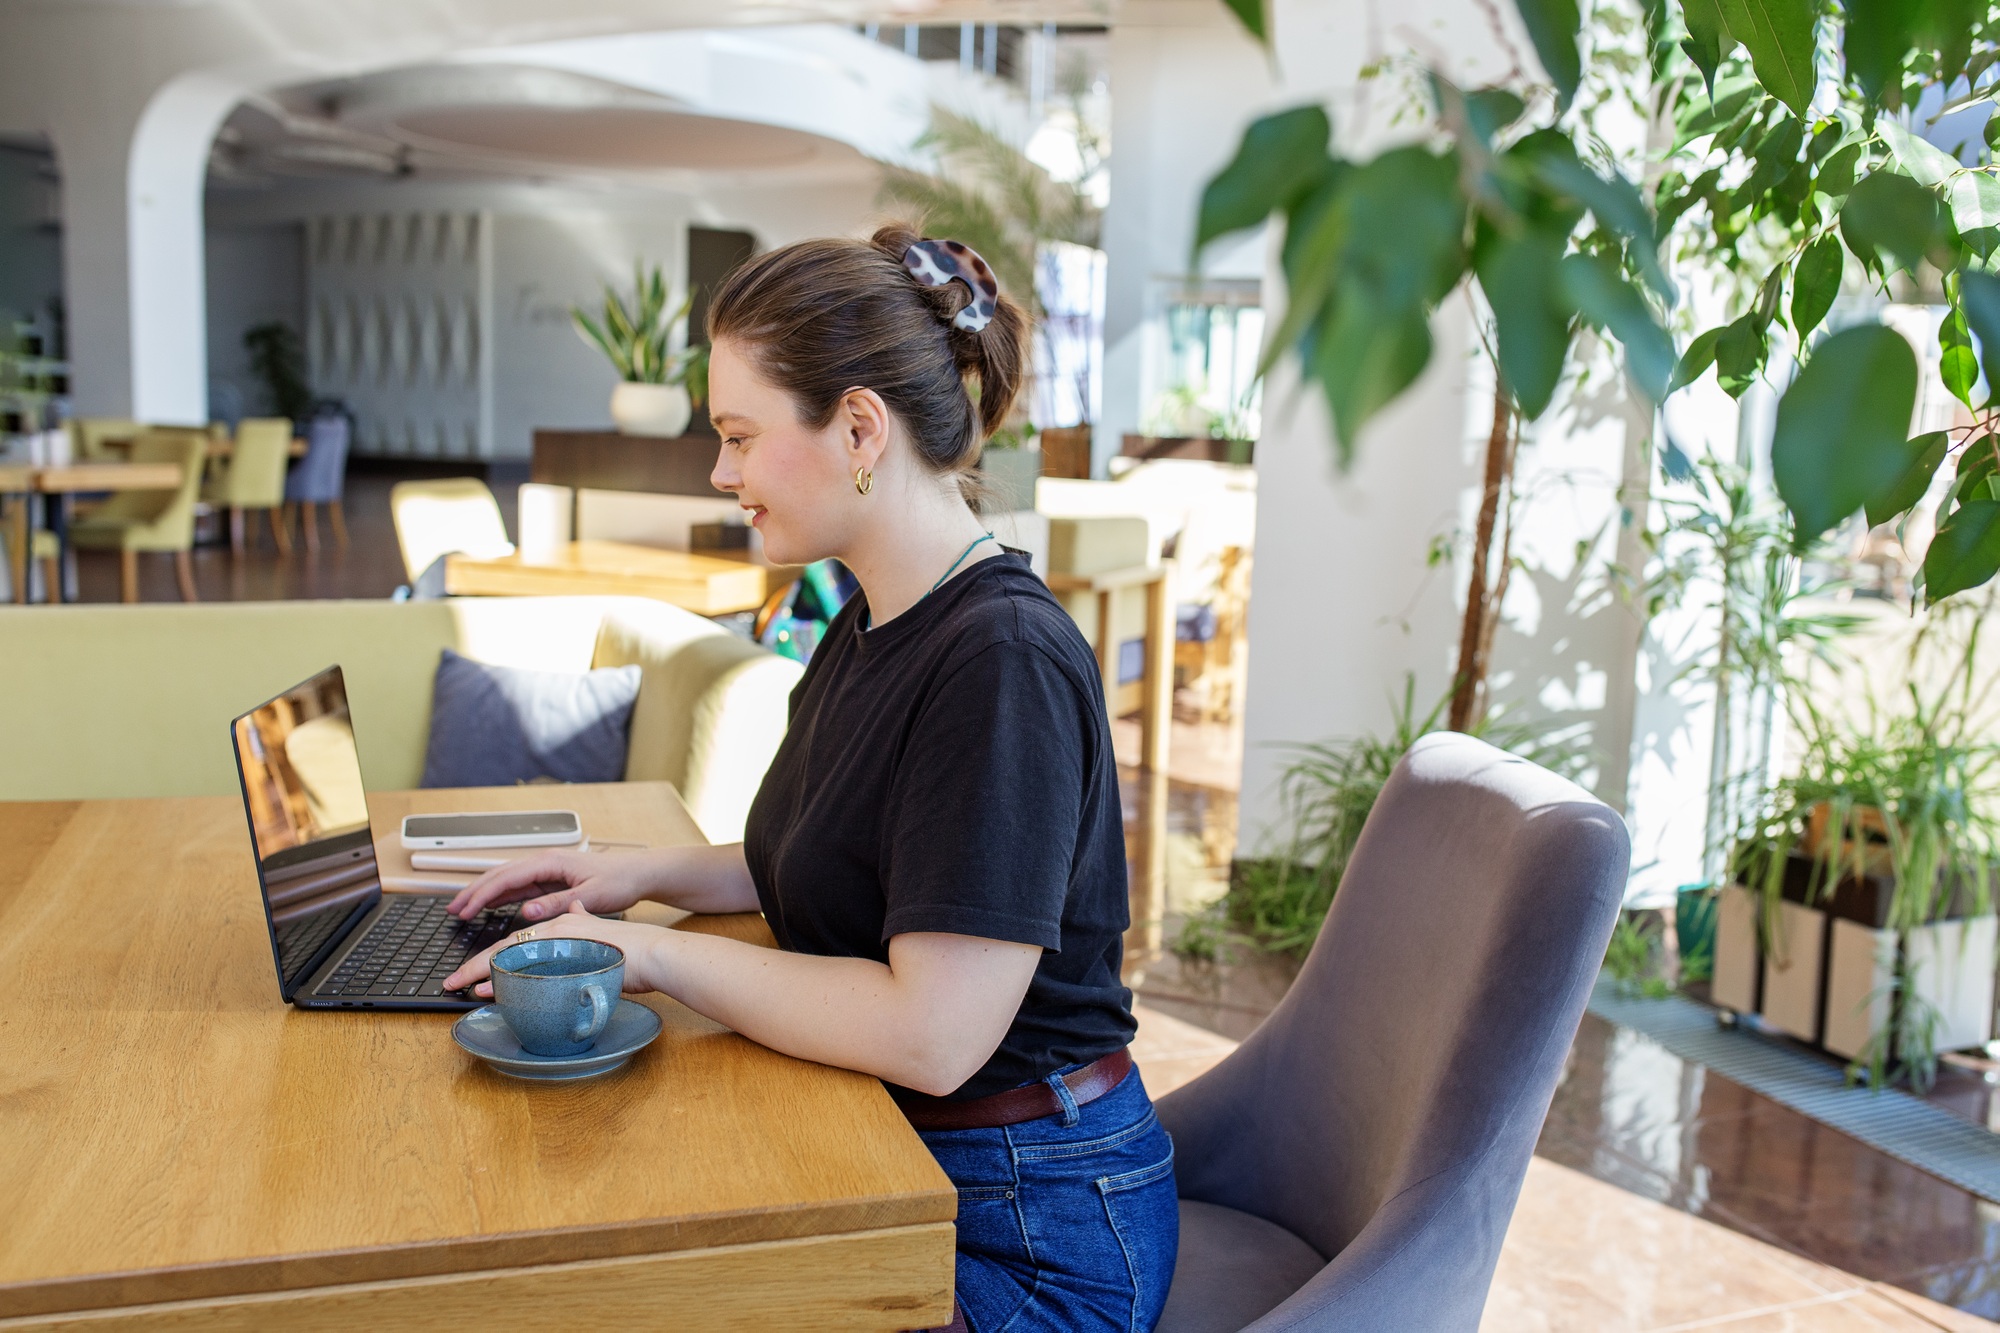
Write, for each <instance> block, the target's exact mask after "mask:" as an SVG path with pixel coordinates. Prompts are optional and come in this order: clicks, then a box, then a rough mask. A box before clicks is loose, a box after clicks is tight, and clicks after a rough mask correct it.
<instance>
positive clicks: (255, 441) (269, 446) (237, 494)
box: [217, 417, 292, 509]
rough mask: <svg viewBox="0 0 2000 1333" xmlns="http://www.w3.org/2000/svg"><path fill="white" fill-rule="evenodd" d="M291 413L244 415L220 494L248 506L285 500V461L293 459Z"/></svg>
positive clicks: (263, 506)
mask: <svg viewBox="0 0 2000 1333" xmlns="http://www.w3.org/2000/svg"><path fill="white" fill-rule="evenodd" d="M291 447H292V422H291V418H289V417H245V418H244V419H243V420H242V422H241V423H240V424H239V425H238V426H237V427H236V444H235V448H234V449H233V450H232V451H231V453H230V455H229V464H228V468H227V470H226V471H225V472H224V475H223V481H222V485H221V487H220V488H219V491H218V493H217V498H218V499H219V500H220V501H221V502H222V503H224V504H227V505H231V506H235V507H238V508H245V509H270V508H273V507H275V506H277V505H280V504H283V503H284V500H285V465H286V463H287V462H288V461H289V460H290V456H291Z"/></svg>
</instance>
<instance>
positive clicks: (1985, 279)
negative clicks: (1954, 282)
mask: <svg viewBox="0 0 2000 1333" xmlns="http://www.w3.org/2000/svg"><path fill="white" fill-rule="evenodd" d="M1958 308H1959V310H1960V311H1961V312H1962V313H1963V314H1964V315H1965V323H1966V327H1967V328H1968V329H1969V330H1970V331H1971V333H1972V335H1973V337H1975V338H1977V339H1979V364H1980V366H1981V368H1982V369H1984V370H1985V371H1986V394H1987V398H1988V401H1989V402H1990V401H1991V399H1992V398H1993V396H1994V395H1995V394H1996V393H2000V278H1996V277H1994V276H1993V275H1992V274H1990V273H1976V272H1970V271H1968V272H1964V273H1961V274H1959V275H1958Z"/></svg>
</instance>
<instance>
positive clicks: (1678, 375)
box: [1667, 327, 1722, 393]
mask: <svg viewBox="0 0 2000 1333" xmlns="http://www.w3.org/2000/svg"><path fill="white" fill-rule="evenodd" d="M1720 337H1722V330H1721V329H1720V328H1719V327H1718V328H1713V329H1709V330H1708V331H1707V332H1705V333H1698V334H1696V335H1695V339H1694V341H1693V342H1691V343H1689V344H1688V349H1687V351H1685V352H1683V353H1681V359H1680V363H1679V364H1678V365H1676V366H1675V367H1674V377H1673V379H1671V380H1669V381H1668V382H1667V392H1668V393H1672V392H1674V391H1675V390H1676V389H1685V388H1686V387H1687V386H1688V385H1690V384H1693V383H1694V382H1695V381H1696V380H1698V379H1700V378H1701V377H1702V376H1703V375H1704V374H1705V373H1707V371H1708V368H1709V367H1710V366H1712V365H1714V364H1715V344H1716V340H1717V339H1719V338H1720Z"/></svg>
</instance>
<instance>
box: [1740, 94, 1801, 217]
mask: <svg viewBox="0 0 2000 1333" xmlns="http://www.w3.org/2000/svg"><path fill="white" fill-rule="evenodd" d="M1805 141H1806V128H1805V126H1803V125H1801V124H1800V123H1799V121H1798V118H1797V117H1795V116H1783V117H1780V118H1779V120H1778V123H1777V124H1776V125H1773V126H1772V127H1771V129H1770V131H1769V132H1768V133H1766V134H1765V135H1764V137H1763V138H1762V139H1759V140H1758V141H1757V147H1756V148H1755V150H1753V151H1752V153H1751V156H1752V157H1754V158H1755V159H1756V165H1755V166H1754V167H1752V168H1751V169H1750V174H1749V175H1748V176H1746V177H1744V179H1743V184H1741V185H1739V186H1737V187H1736V205H1737V207H1738V208H1748V207H1749V206H1750V205H1752V204H1755V203H1756V202H1757V201H1758V200H1759V199H1762V198H1763V197H1764V192H1765V191H1766V190H1768V189H1770V188H1771V187H1772V186H1773V185H1776V184H1777V183H1778V182H1779V181H1780V180H1782V179H1783V178H1784V176H1785V174H1786V173H1787V172H1789V171H1790V170H1791V169H1792V167H1793V166H1794V165H1796V164H1797V162H1798V160H1799V149H1800V148H1802V147H1804V146H1805Z"/></svg>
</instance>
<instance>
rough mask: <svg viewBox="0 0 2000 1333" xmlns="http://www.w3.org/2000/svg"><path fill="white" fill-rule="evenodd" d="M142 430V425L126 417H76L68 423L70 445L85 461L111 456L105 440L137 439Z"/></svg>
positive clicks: (92, 461)
mask: <svg viewBox="0 0 2000 1333" xmlns="http://www.w3.org/2000/svg"><path fill="white" fill-rule="evenodd" d="M143 430H145V427H144V426H141V425H140V424H139V423H138V422H136V421H133V420H131V419H130V418H128V417H77V418H75V419H73V420H72V421H71V422H70V423H69V437H70V443H71V447H72V448H73V449H74V450H75V452H76V456H77V457H78V458H79V459H82V460H83V461H84V462H87V463H96V462H99V461H102V460H104V459H107V458H110V457H112V452H111V450H110V449H108V448H106V447H105V443H106V441H109V440H133V439H137V438H138V437H139V434H140V432H141V431H143Z"/></svg>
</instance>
